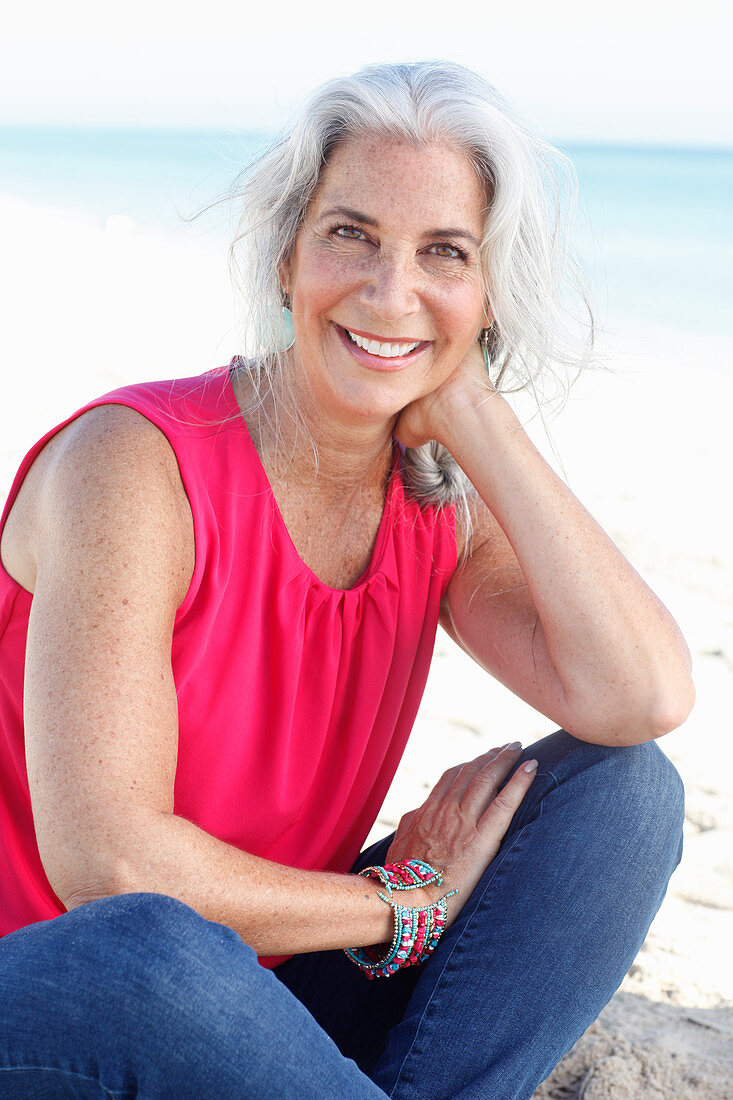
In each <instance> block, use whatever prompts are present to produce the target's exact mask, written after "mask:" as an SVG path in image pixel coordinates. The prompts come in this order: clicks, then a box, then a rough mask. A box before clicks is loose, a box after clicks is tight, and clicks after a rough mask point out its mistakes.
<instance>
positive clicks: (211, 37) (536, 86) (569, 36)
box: [0, 0, 733, 146]
mask: <svg viewBox="0 0 733 1100" xmlns="http://www.w3.org/2000/svg"><path fill="white" fill-rule="evenodd" d="M15 5H16V6H15V8H14V9H11V10H9V11H8V10H7V9H6V14H4V16H3V21H2V23H3V25H2V38H1V40H0V125H8V124H12V125H15V124H31V123H38V124H46V125H49V124H50V125H57V124H59V125H74V124H76V125H79V124H81V125H101V126H150V127H161V126H162V127H169V126H170V127H183V128H189V129H190V128H192V129H197V128H219V127H223V128H229V127H234V128H239V129H260V128H262V129H269V128H272V127H273V126H277V125H278V124H279V123H280V122H282V121H284V119H285V118H286V117H287V115H288V114H289V112H290V110H291V109H292V108H293V106H295V105H296V104H297V103H298V102H299V101H300V100H301V99H302V97H303V96H304V95H305V94H307V92H308V91H309V90H310V89H311V88H313V87H315V86H316V85H317V84H319V83H321V82H322V81H323V80H325V79H327V78H329V77H331V76H337V75H341V74H344V73H349V72H353V71H354V70H355V69H357V68H359V67H360V66H361V65H364V64H368V63H371V62H376V61H395V60H400V61H405V60H408V61H412V60H419V59H422V58H435V57H447V58H450V59H452V60H455V61H458V62H460V63H462V64H465V65H468V66H469V67H471V68H474V69H476V70H478V71H480V72H481V73H483V75H484V76H486V77H487V78H488V79H489V80H490V81H492V83H494V84H495V85H496V86H497V87H498V88H499V90H500V91H501V92H503V93H504V95H506V96H507V97H508V98H510V99H511V100H513V101H514V103H515V104H516V105H517V106H518V107H519V108H520V110H521V111H522V112H523V113H524V115H525V116H526V117H527V118H528V119H530V120H532V121H534V122H535V123H537V124H538V125H539V127H540V128H541V130H542V131H543V132H545V133H546V134H547V135H548V136H549V137H551V138H553V139H555V140H566V141H610V142H628V143H632V144H636V143H640V144H661V145H666V144H672V145H702V146H706V145H713V146H715V145H724V146H733V83H732V78H731V75H730V71H731V66H730V57H729V54H730V41H731V34H730V32H731V23H732V19H731V15H730V14H729V11H730V9H731V5H730V4H729V3H728V2H727V0H726V2H724V0H696V2H695V3H694V4H693V3H690V0H685V2H684V3H680V2H677V0H664V2H662V0H614V3H612V4H593V3H591V2H589V0H582V2H581V0H555V2H553V3H552V4H550V3H547V0H510V2H508V3H507V2H506V0H504V2H503V3H501V4H498V3H491V2H487V0H481V2H478V3H476V2H471V0H442V2H441V3H437V2H435V0H420V2H419V3H414V2H411V3H400V2H399V0H389V2H388V0H368V3H366V4H365V5H363V6H359V5H357V4H355V3H354V2H353V0H342V2H341V3H336V2H334V0H325V2H320V0H312V2H311V3H304V2H303V0H298V2H297V3H296V2H294V0H277V2H275V3H273V2H269V3H267V2H264V3H263V2H262V0H255V3H254V4H253V3H251V2H250V3H246V2H244V0H239V2H238V3H232V2H231V0H207V3H205V4H193V3H191V2H190V0H179V2H178V3H176V4H173V3H170V2H169V0H126V2H125V4H123V5H122V4H120V5H117V4H115V5H106V4H100V3H99V0H93V2H91V0H67V2H66V3H64V4H59V3H58V0H53V2H50V0H40V2H35V3H34V2H33V0H27V2H26V3H25V4H24V5H23V6H22V7H21V6H20V4H19V0H15Z"/></svg>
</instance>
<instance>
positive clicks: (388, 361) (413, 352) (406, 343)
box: [334, 322, 431, 371]
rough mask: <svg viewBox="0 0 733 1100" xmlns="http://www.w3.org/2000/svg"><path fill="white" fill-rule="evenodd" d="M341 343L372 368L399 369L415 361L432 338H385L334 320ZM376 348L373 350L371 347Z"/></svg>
mask: <svg viewBox="0 0 733 1100" xmlns="http://www.w3.org/2000/svg"><path fill="white" fill-rule="evenodd" d="M334 328H335V329H336V332H337V333H338V336H339V338H340V340H341V343H342V344H344V345H345V347H347V348H348V350H349V351H350V352H351V354H352V355H353V356H354V358H355V359H357V360H358V361H359V362H360V363H363V364H365V365H366V366H368V367H370V368H371V369H372V370H378V371H398V370H402V369H403V368H404V367H406V366H408V365H409V364H410V363H413V362H414V361H415V359H416V358H417V357H418V356H419V355H421V354H422V352H423V351H425V349H426V348H428V347H429V346H430V344H431V341H430V340H417V341H416V340H409V339H408V340H405V339H398V340H395V339H394V338H393V339H391V340H385V339H382V338H381V337H378V336H376V335H372V334H371V333H365V332H358V331H355V330H354V329H347V328H344V327H343V326H342V325H337V324H336V323H335V322H334ZM372 348H373V349H374V350H373V351H372V350H370V349H372Z"/></svg>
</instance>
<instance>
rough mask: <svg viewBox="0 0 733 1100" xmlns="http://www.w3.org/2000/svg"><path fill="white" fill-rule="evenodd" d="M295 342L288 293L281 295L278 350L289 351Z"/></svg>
mask: <svg viewBox="0 0 733 1100" xmlns="http://www.w3.org/2000/svg"><path fill="white" fill-rule="evenodd" d="M294 343H295V326H294V325H293V314H292V313H291V311H290V295H289V294H284V295H283V307H282V311H281V316H280V339H279V341H278V349H277V350H278V351H290V349H291V348H292V346H293V344H294Z"/></svg>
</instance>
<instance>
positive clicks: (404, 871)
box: [345, 859, 458, 979]
mask: <svg viewBox="0 0 733 1100" xmlns="http://www.w3.org/2000/svg"><path fill="white" fill-rule="evenodd" d="M359 874H360V875H362V876H365V877H367V878H377V879H379V880H380V882H381V883H382V885H383V886H384V887H385V889H386V891H387V894H386V895H385V894H383V893H381V892H380V893H379V897H380V898H381V899H382V901H384V902H386V904H387V905H389V906H391V908H392V909H393V911H394V921H395V923H394V935H393V936H392V942H391V944H390V945H389V947H388V948H387V952H386V954H384V955H383V956H381V957H380V951H379V948H378V947H356V948H346V949H345V953H346V954H347V955H348V956H349V958H350V959H351V960H352V962H355V963H356V965H357V966H358V967H359V968H360V969H361V970H363V971H364V973H365V974H366V976H367V978H369V979H373V978H388V977H389V976H390V974H394V973H395V972H396V971H397V970H400V969H401V968H402V967H405V966H417V965H419V964H420V963H422V962H424V961H425V959H427V957H428V955H430V954H431V953H432V952H433V951H434V950H435V947H436V944H437V943H438V940H439V939H440V937H441V935H442V933H443V929H444V928H445V923H446V919H447V905H446V900H447V899H448V898H450V897H452V896H453V894H457V893H458V891H457V890H450V891H449V892H448V893H447V894H444V895H443V897H442V898H439V899H438V900H437V901H435V902H433V903H432V904H431V905H420V906H413V907H409V906H405V905H400V904H399V903H398V902H395V901H393V900H392V894H393V891H394V890H418V889H419V888H420V887H421V886H430V885H432V884H433V883H434V884H435V885H436V886H440V885H441V884H442V882H443V872H442V871H436V870H434V869H433V868H432V867H431V866H430V864H429V863H425V862H424V861H423V860H420V859H408V860H407V861H406V862H405V863H387V864H385V866H384V867H365V868H364V870H363V871H359Z"/></svg>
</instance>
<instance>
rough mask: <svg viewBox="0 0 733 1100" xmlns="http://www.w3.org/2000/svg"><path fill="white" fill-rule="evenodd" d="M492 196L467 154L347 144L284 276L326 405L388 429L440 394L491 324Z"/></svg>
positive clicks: (346, 418)
mask: <svg viewBox="0 0 733 1100" xmlns="http://www.w3.org/2000/svg"><path fill="white" fill-rule="evenodd" d="M486 201H487V200H486V196H485V194H484V191H483V188H482V186H481V183H480V181H479V179H478V176H477V175H476V172H475V170H474V169H473V167H472V166H471V164H470V162H469V161H468V160H467V159H466V157H464V156H463V155H462V154H460V153H457V152H456V151H454V150H453V149H451V148H449V147H447V146H445V145H442V144H435V145H429V146H427V147H424V148H416V147H415V146H413V145H410V144H407V143H406V142H403V141H389V140H386V139H384V138H381V137H377V136H375V137H373V138H368V139H361V140H359V141H358V142H357V141H350V142H347V143H344V144H343V145H341V146H339V147H338V148H337V149H336V150H335V152H334V153H333V156H332V157H331V159H330V161H329V163H328V165H327V167H326V168H325V169H324V171H323V174H322V176H321V179H320V181H319V185H318V188H317V191H316V193H315V196H314V198H313V200H312V201H311V204H310V207H309V209H308V212H307V215H306V219H305V222H304V224H303V226H302V228H301V229H300V231H299V233H298V236H297V238H296V241H295V247H294V250H293V255H292V256H291V258H290V261H289V262H288V263H287V264H286V265H285V266H284V268H283V270H282V272H281V276H282V281H283V285H284V287H285V289H286V290H287V291H288V293H289V294H290V298H291V308H292V311H293V319H294V324H295V345H294V347H293V349H292V351H291V352H289V353H288V359H289V364H288V365H289V367H290V368H291V369H292V370H294V371H295V378H296V383H297V379H298V376H299V372H304V373H305V375H306V376H307V378H308V380H309V382H310V385H311V387H312V391H313V393H314V394H315V397H316V400H317V402H318V405H319V407H320V408H321V409H322V410H323V411H325V412H327V413H328V414H329V415H331V416H333V417H335V418H336V419H337V420H339V421H340V422H342V423H348V422H355V421H360V422H362V423H364V422H365V421H374V422H375V423H376V422H382V423H383V422H384V421H385V420H386V419H391V418H393V417H394V416H396V415H397V414H398V413H399V411H400V410H401V409H403V408H404V407H405V406H406V405H408V404H409V403H410V402H411V401H414V400H415V399H417V398H419V397H422V396H424V395H425V394H427V393H430V392H432V391H433V390H435V389H437V387H438V386H439V385H440V384H441V383H442V382H443V381H444V380H445V379H446V378H447V377H448V376H449V375H450V374H452V373H453V371H454V370H455V369H456V367H457V365H458V363H459V362H460V361H461V359H462V358H463V357H464V356H465V354H466V352H467V351H468V349H469V348H470V346H471V344H472V343H473V342H474V341H475V340H476V339H477V337H478V334H479V332H480V330H481V328H482V327H484V326H485V325H486V324H488V323H490V320H491V318H490V317H488V318H487V317H486V315H485V313H484V308H483V292H482V288H481V282H480V278H479V267H478V249H479V242H480V239H481V236H482V232H483V224H484V211H485V207H486Z"/></svg>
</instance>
